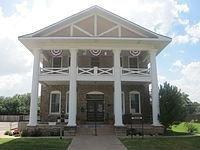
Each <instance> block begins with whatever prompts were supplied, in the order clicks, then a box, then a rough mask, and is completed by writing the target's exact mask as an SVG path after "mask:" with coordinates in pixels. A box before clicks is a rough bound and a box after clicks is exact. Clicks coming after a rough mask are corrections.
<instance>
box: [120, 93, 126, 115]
mask: <svg viewBox="0 0 200 150" xmlns="http://www.w3.org/2000/svg"><path fill="white" fill-rule="evenodd" d="M121 100H122V114H123V115H124V114H125V94H124V92H122V93H121Z"/></svg>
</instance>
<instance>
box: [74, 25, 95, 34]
mask: <svg viewBox="0 0 200 150" xmlns="http://www.w3.org/2000/svg"><path fill="white" fill-rule="evenodd" d="M73 27H74V28H76V29H78V30H79V31H81V32H83V33H85V34H86V35H88V36H93V35H92V34H90V33H89V32H87V31H85V30H84V29H82V28H80V27H78V26H77V25H75V24H74V25H73Z"/></svg>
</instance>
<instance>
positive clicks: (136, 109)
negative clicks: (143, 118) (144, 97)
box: [129, 91, 141, 114]
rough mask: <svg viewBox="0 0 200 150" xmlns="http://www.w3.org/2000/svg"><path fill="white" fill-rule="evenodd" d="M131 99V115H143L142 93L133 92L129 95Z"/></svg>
mask: <svg viewBox="0 0 200 150" xmlns="http://www.w3.org/2000/svg"><path fill="white" fill-rule="evenodd" d="M129 99H130V113H131V114H135V113H141V108H140V93H139V92H137V91H132V92H130V93H129Z"/></svg>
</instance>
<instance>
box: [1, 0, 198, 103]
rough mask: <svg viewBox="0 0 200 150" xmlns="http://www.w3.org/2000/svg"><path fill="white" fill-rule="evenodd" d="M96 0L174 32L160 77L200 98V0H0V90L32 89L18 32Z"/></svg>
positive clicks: (128, 16) (162, 55)
mask: <svg viewBox="0 0 200 150" xmlns="http://www.w3.org/2000/svg"><path fill="white" fill-rule="evenodd" d="M93 5H99V6H101V7H103V8H105V9H107V10H109V11H112V12H114V13H116V14H118V15H120V16H122V17H124V18H126V19H129V20H131V21H132V22H135V23H137V24H140V25H141V26H143V27H146V28H148V29H150V30H152V31H155V32H157V33H161V34H164V35H167V36H170V37H172V38H173V41H172V43H171V44H170V45H169V46H168V47H167V48H165V49H164V50H163V51H162V52H161V53H160V55H159V56H158V57H157V65H158V76H159V82H160V83H161V84H162V83H163V82H164V81H168V82H170V83H171V84H174V85H176V86H178V87H179V88H181V89H182V91H184V92H185V93H187V94H189V95H190V99H191V100H192V101H199V102H200V13H199V6H200V1H198V0H0V95H1V96H12V95H14V94H16V93H25V92H30V88H31V77H32V63H33V56H32V55H31V53H30V52H29V51H28V50H27V49H26V48H25V47H24V46H23V45H22V44H21V43H20V42H19V41H18V40H17V37H18V36H19V35H23V34H27V33H30V32H34V31H36V30H38V29H41V28H43V27H45V26H48V25H50V24H52V23H55V22H57V21H59V20H61V19H63V18H66V17H68V16H70V15H72V14H74V13H77V12H79V11H81V10H84V9H86V8H88V7H90V6H93Z"/></svg>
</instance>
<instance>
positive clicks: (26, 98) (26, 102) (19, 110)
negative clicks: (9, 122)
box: [0, 93, 31, 115]
mask: <svg viewBox="0 0 200 150" xmlns="http://www.w3.org/2000/svg"><path fill="white" fill-rule="evenodd" d="M30 99H31V96H30V93H27V94H21V95H20V94H16V95H14V96H13V97H3V96H1V97H0V114H6V115H17V114H27V113H29V107H30Z"/></svg>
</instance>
